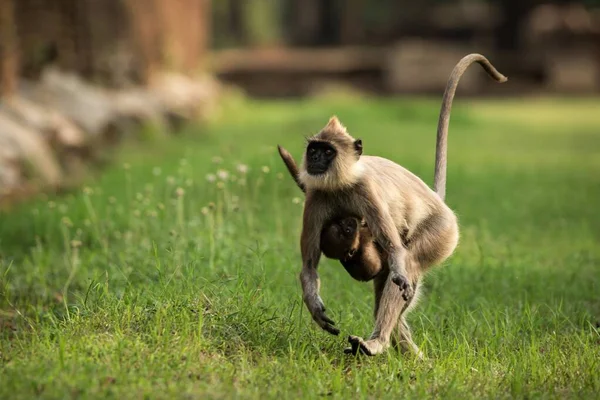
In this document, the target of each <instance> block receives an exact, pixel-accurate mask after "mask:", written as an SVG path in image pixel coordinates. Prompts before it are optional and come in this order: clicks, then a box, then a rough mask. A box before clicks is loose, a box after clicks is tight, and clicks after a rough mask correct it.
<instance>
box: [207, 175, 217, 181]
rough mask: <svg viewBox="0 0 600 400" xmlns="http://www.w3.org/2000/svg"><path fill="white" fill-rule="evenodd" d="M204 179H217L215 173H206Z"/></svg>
mask: <svg viewBox="0 0 600 400" xmlns="http://www.w3.org/2000/svg"><path fill="white" fill-rule="evenodd" d="M206 180H207V181H209V182H214V181H216V180H217V176H216V175H215V174H208V175H206Z"/></svg>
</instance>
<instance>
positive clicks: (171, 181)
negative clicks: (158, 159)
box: [167, 176, 175, 185]
mask: <svg viewBox="0 0 600 400" xmlns="http://www.w3.org/2000/svg"><path fill="white" fill-rule="evenodd" d="M167 183H168V184H169V185H174V184H175V177H173V176H167Z"/></svg>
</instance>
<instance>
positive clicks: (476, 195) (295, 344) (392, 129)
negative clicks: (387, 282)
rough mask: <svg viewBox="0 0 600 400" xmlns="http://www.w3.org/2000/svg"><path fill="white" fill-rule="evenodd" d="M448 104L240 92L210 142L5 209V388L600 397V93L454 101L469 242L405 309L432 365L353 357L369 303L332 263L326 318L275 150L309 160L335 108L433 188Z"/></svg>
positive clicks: (1, 227)
mask: <svg viewBox="0 0 600 400" xmlns="http://www.w3.org/2000/svg"><path fill="white" fill-rule="evenodd" d="M438 110H439V99H434V100H427V99H410V100H409V99H396V100H372V99H368V100H364V99H363V100H360V99H355V100H331V99H330V100H325V99H321V100H312V101H297V102H296V101H295V102H278V103H275V102H258V103H255V102H251V103H249V104H237V105H233V104H230V105H229V109H227V112H228V114H229V117H228V118H227V119H221V120H219V121H217V122H214V123H212V124H210V126H208V127H207V128H205V129H203V130H201V131H199V132H196V134H193V135H182V136H180V137H178V138H177V139H175V140H172V141H171V142H169V143H154V144H149V145H147V146H145V148H144V149H142V150H140V149H139V148H135V147H126V148H125V149H124V150H123V151H122V152H120V154H119V155H118V160H119V161H118V162H117V163H116V164H115V166H114V167H112V168H110V169H109V170H108V171H106V172H105V173H103V174H102V176H101V177H99V178H98V179H96V180H95V181H90V182H89V183H88V184H87V186H86V187H85V188H82V190H80V191H79V192H78V193H72V194H69V195H66V196H62V197H60V198H46V199H40V200H36V201H33V202H30V203H28V204H25V205H23V206H21V207H18V208H16V209H12V210H10V211H9V212H5V213H3V214H0V398H4V399H8V398H11V399H17V398H23V399H25V398H27V399H29V398H33V397H43V398H69V397H84V398H86V397H115V398H116V397H123V398H173V397H177V398H180V397H184V398H200V397H202V398H204V397H209V398H230V397H239V398H263V397H264V398H301V397H306V398H319V397H321V396H328V397H333V398H373V399H375V398H398V397H401V398H424V397H439V398H460V399H464V398H476V399H478V398H490V397H491V398H561V399H562V398H588V399H591V398H598V396H599V393H600V334H599V326H598V324H599V323H600V246H599V243H600V115H599V114H598V113H599V111H600V101H598V100H566V99H565V100H518V99H513V100H503V101H500V100H496V101H467V100H464V99H457V101H456V104H455V107H454V112H453V118H452V121H451V126H450V140H449V146H450V149H449V168H448V195H447V201H448V203H449V204H450V206H451V207H452V208H453V209H454V210H455V211H456V212H457V214H458V215H459V218H460V221H461V226H462V228H461V243H460V245H459V247H458V249H457V251H456V253H455V255H454V256H453V257H452V258H451V259H450V260H448V261H447V262H446V263H445V265H443V266H440V267H438V268H436V269H435V270H434V271H433V272H432V273H431V274H430V275H429V276H428V278H427V280H426V285H425V291H424V292H425V293H424V294H425V295H424V297H423V300H422V302H421V303H420V305H419V307H417V308H416V310H415V311H414V312H413V313H412V314H411V315H410V317H409V321H410V323H411V325H412V327H413V331H414V337H415V341H416V342H417V344H418V345H419V346H420V347H421V348H422V350H423V351H424V352H425V354H426V355H427V357H428V360H427V361H426V362H420V361H418V360H415V359H413V358H410V357H404V356H402V355H400V354H398V353H397V352H396V351H393V350H392V351H390V352H388V353H387V354H384V355H381V356H377V357H373V358H366V357H353V356H348V355H344V354H343V348H344V347H345V346H346V343H347V342H346V338H347V335H349V334H356V335H361V336H368V334H369V333H370V331H371V328H372V324H373V321H372V311H371V310H372V303H373V300H372V293H371V286H370V285H368V284H364V283H359V282H355V281H353V280H352V279H351V278H350V277H349V276H348V275H347V274H346V272H345V271H344V270H343V268H342V267H341V265H340V264H339V263H338V262H335V261H332V260H326V259H324V260H323V261H322V262H321V265H320V275H321V279H322V289H321V291H322V297H323V299H324V301H325V304H326V305H327V307H328V313H329V315H330V316H331V317H332V318H333V319H334V320H335V321H336V322H337V324H338V326H339V327H340V328H341V331H342V332H341V334H340V336H338V337H334V336H331V335H329V334H327V333H326V332H324V331H321V330H320V329H319V328H318V327H317V326H316V325H315V324H314V323H313V322H312V321H311V319H310V316H309V315H308V313H307V311H306V309H305V308H304V306H303V304H302V301H301V289H300V285H299V282H298V273H299V271H300V266H301V263H300V255H299V234H300V226H301V213H302V200H303V197H302V193H301V192H300V191H299V190H298V189H297V188H296V187H295V186H294V184H293V182H292V180H291V179H290V177H289V176H288V175H287V173H286V172H285V169H284V167H283V164H282V163H281V161H280V159H279V157H278V154H277V151H276V147H275V145H276V144H278V143H279V144H282V145H284V146H285V147H287V148H288V149H289V150H290V151H291V152H292V154H294V156H295V157H296V158H299V157H300V154H301V149H302V145H303V142H304V136H306V135H310V134H312V133H315V132H316V131H318V130H319V129H320V128H321V127H322V126H323V125H324V124H325V123H326V122H327V119H328V118H329V116H330V115H332V114H334V113H335V114H337V115H338V116H339V117H340V119H341V120H342V121H343V122H344V123H345V124H346V126H347V127H348V129H349V130H350V132H351V133H352V134H353V135H354V136H356V137H360V138H362V139H363V143H364V146H365V153H366V154H377V155H381V156H384V157H388V158H390V159H392V160H394V161H396V162H398V163H400V164H402V165H404V166H405V167H407V168H409V169H410V170H412V171H413V172H414V173H416V174H417V175H419V176H421V177H422V178H423V179H424V180H425V181H426V182H427V183H429V184H431V182H432V173H433V156H434V147H435V128H436V123H437V114H438ZM125 162H126V163H127V164H125ZM246 166H247V167H248V170H247V171H246V168H245V167H246Z"/></svg>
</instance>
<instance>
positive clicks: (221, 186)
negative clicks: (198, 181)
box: [217, 182, 225, 189]
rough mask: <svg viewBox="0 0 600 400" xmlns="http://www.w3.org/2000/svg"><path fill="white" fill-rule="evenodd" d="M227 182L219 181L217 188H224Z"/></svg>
mask: <svg viewBox="0 0 600 400" xmlns="http://www.w3.org/2000/svg"><path fill="white" fill-rule="evenodd" d="M224 187H225V184H224V183H223V182H217V189H223V188H224Z"/></svg>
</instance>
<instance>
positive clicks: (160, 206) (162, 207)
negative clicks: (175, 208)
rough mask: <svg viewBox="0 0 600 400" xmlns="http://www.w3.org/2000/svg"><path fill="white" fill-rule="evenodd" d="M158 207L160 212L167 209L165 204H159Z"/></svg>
mask: <svg viewBox="0 0 600 400" xmlns="http://www.w3.org/2000/svg"><path fill="white" fill-rule="evenodd" d="M156 207H158V209H159V210H164V209H165V205H164V204H163V203H158V204H157V205H156Z"/></svg>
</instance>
